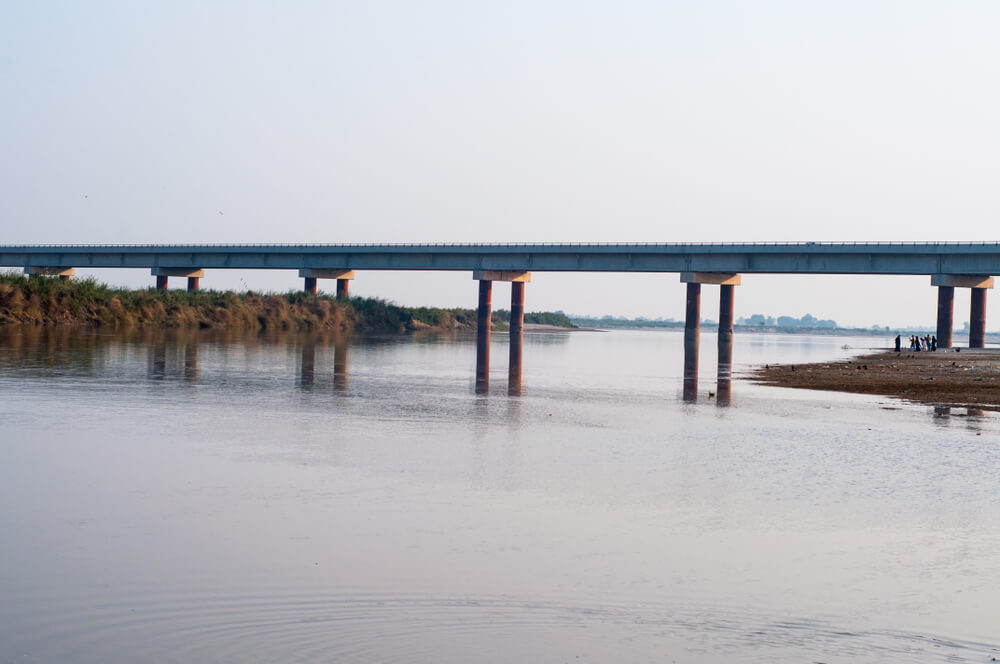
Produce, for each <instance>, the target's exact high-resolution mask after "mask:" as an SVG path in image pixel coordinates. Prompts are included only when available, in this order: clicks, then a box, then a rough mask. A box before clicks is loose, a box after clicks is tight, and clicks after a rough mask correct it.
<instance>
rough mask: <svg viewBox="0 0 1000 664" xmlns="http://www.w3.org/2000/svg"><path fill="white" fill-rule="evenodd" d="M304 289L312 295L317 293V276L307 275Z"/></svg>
mask: <svg viewBox="0 0 1000 664" xmlns="http://www.w3.org/2000/svg"><path fill="white" fill-rule="evenodd" d="M302 290H304V291H305V292H307V293H309V294H310V295H315V294H316V277H305V284H304V285H303V288H302Z"/></svg>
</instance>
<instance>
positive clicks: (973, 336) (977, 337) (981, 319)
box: [969, 288, 986, 348]
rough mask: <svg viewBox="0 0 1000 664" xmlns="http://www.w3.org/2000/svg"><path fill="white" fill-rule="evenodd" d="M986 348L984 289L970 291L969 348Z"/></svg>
mask: <svg viewBox="0 0 1000 664" xmlns="http://www.w3.org/2000/svg"><path fill="white" fill-rule="evenodd" d="M984 346H986V289H985V288H973V289H972V304H971V306H970V308H969V348H983V347H984Z"/></svg>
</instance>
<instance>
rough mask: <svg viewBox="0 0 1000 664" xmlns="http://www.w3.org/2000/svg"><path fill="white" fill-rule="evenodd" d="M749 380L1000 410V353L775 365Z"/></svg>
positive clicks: (906, 354) (888, 355)
mask: <svg viewBox="0 0 1000 664" xmlns="http://www.w3.org/2000/svg"><path fill="white" fill-rule="evenodd" d="M748 378H749V379H750V380H752V381H753V382H755V383H758V384H761V385H773V386H777V387H794V388H799V389H806V390H831V391H837V392H854V393H858V394H878V395H883V396H889V397H896V398H900V399H908V400H910V401H916V402H920V403H929V404H935V405H949V406H975V407H978V408H983V409H987V410H1000V350H998V349H977V350H968V349H961V350H960V351H957V350H947V351H946V350H939V351H937V352H933V353H930V352H919V353H917V352H910V351H904V352H901V353H896V352H893V351H887V352H881V353H873V354H869V355H862V356H859V357H856V358H853V359H851V360H850V361H839V362H818V363H814V364H799V365H792V364H771V365H765V366H763V367H757V368H756V369H754V370H752V371H751V372H750V374H749V375H748Z"/></svg>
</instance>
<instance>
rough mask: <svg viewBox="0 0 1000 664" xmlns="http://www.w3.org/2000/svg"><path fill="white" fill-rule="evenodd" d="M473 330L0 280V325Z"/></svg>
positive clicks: (544, 316) (534, 316) (94, 285)
mask: <svg viewBox="0 0 1000 664" xmlns="http://www.w3.org/2000/svg"><path fill="white" fill-rule="evenodd" d="M563 319H565V320H563ZM509 320H510V313H509V312H507V311H504V310H498V311H494V312H493V315H492V319H491V324H492V326H493V327H494V328H495V329H498V330H505V329H507V328H508V326H509ZM536 320H537V321H538V322H539V323H545V324H546V325H553V324H558V323H562V324H563V325H564V326H565V328H566V329H572V324H571V323H570V322H569V319H568V318H566V317H565V316H562V315H561V314H552V313H545V312H543V313H526V314H525V322H526V323H533V322H535V321H536ZM476 322H477V312H476V310H475V309H461V308H453V309H443V308H437V307H402V306H399V305H397V304H393V303H392V302H387V301H386V300H381V299H378V298H364V297H351V298H337V297H333V296H330V295H323V294H320V295H312V294H309V293H305V292H301V291H292V292H288V293H256V292H253V291H248V292H245V293H234V292H232V291H212V290H206V291H196V292H187V291H183V290H166V291H165V290H156V289H152V288H149V289H144V290H129V289H124V288H112V287H110V286H108V285H106V284H102V283H99V282H97V281H96V280H95V279H92V278H91V279H71V280H69V281H62V280H60V279H58V278H53V277H39V276H33V277H27V276H25V275H22V274H18V273H0V325H34V326H56V325H59V326H73V325H75V326H82V327H99V328H110V329H129V328H136V327H139V328H143V327H164V328H219V329H226V328H234V329H246V330H332V331H343V332H364V333H398V332H410V331H418V330H475V329H476Z"/></svg>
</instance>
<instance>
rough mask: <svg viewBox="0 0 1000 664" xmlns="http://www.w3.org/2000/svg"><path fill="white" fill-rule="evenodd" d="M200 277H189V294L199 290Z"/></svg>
mask: <svg viewBox="0 0 1000 664" xmlns="http://www.w3.org/2000/svg"><path fill="white" fill-rule="evenodd" d="M199 279H200V278H199V277H188V292H189V293H194V292H195V291H197V290H198V281H199Z"/></svg>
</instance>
